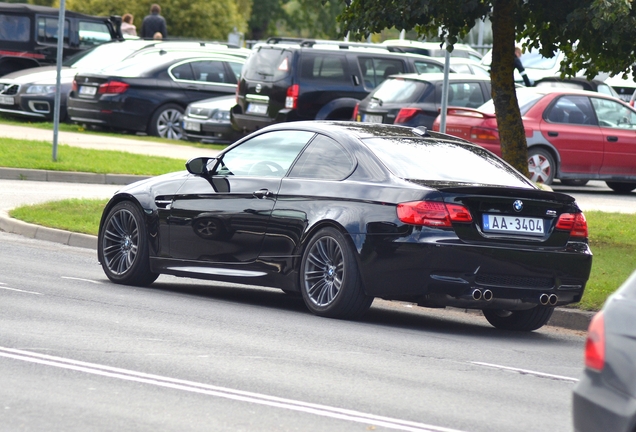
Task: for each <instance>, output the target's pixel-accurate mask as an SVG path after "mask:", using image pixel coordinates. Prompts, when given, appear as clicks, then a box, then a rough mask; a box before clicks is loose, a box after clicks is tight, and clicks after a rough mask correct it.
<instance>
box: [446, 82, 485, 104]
mask: <svg viewBox="0 0 636 432" xmlns="http://www.w3.org/2000/svg"><path fill="white" fill-rule="evenodd" d="M439 91H440V94H441V86H440V87H439ZM439 100H441V97H440V98H439ZM484 102H486V100H485V99H484V94H483V92H482V91H481V86H480V85H479V83H474V82H473V83H450V84H449V85H448V105H450V106H456V107H467V108H477V107H478V106H481V105H483V103H484Z"/></svg>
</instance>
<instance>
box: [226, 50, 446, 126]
mask: <svg viewBox="0 0 636 432" xmlns="http://www.w3.org/2000/svg"><path fill="white" fill-rule="evenodd" d="M443 70H444V64H443V63H442V62H440V61H438V60H435V59H432V58H429V57H425V56H421V55H415V54H406V53H402V52H400V50H399V48H395V49H394V48H393V47H388V46H384V45H377V44H362V43H348V42H338V41H316V40H290V39H281V38H271V39H269V40H268V41H267V43H263V44H259V45H256V46H255V47H254V48H253V49H252V54H251V55H250V57H249V58H248V59H247V62H246V63H245V65H244V66H243V70H242V73H241V79H240V81H239V84H238V88H237V91H236V102H237V104H236V105H235V106H234V107H233V108H232V111H231V121H232V126H233V127H234V128H235V129H237V130H239V131H242V132H252V131H255V130H257V129H260V128H262V127H264V126H267V125H269V124H272V123H280V122H287V121H297V120H350V119H351V118H352V115H353V109H354V108H355V106H356V104H357V103H358V102H359V100H360V99H363V98H364V97H366V96H367V95H368V94H369V92H370V91H371V90H373V89H374V88H375V87H376V86H377V85H378V84H380V83H381V82H382V81H384V80H385V79H386V78H387V77H388V76H389V75H393V74H400V73H413V72H415V73H429V72H443Z"/></svg>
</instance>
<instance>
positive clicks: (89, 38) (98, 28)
mask: <svg viewBox="0 0 636 432" xmlns="http://www.w3.org/2000/svg"><path fill="white" fill-rule="evenodd" d="M110 39H111V38H110V31H109V30H108V26H107V25H106V24H104V23H97V22H88V21H80V22H79V40H80V47H82V48H88V47H92V46H94V45H99V44H101V43H104V42H108V41H109V40H110Z"/></svg>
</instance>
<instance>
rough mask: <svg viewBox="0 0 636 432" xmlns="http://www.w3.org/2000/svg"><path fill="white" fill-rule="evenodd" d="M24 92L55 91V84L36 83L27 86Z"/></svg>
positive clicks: (47, 92) (40, 92) (44, 92)
mask: <svg viewBox="0 0 636 432" xmlns="http://www.w3.org/2000/svg"><path fill="white" fill-rule="evenodd" d="M26 93H27V94H51V93H55V86H54V85H40V84H36V85H32V86H29V88H27V90H26Z"/></svg>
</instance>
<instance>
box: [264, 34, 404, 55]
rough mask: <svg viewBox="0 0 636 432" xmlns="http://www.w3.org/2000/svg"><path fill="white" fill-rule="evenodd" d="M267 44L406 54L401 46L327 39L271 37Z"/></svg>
mask: <svg viewBox="0 0 636 432" xmlns="http://www.w3.org/2000/svg"><path fill="white" fill-rule="evenodd" d="M266 43H268V44H278V43H295V44H298V45H300V46H301V47H306V48H311V47H313V46H314V45H333V46H337V47H338V48H340V49H349V48H374V49H380V50H383V51H389V52H404V50H403V49H402V47H399V46H391V45H383V44H376V43H367V42H346V41H337V40H327V39H303V38H293V37H270V38H268V39H267V41H266Z"/></svg>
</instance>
